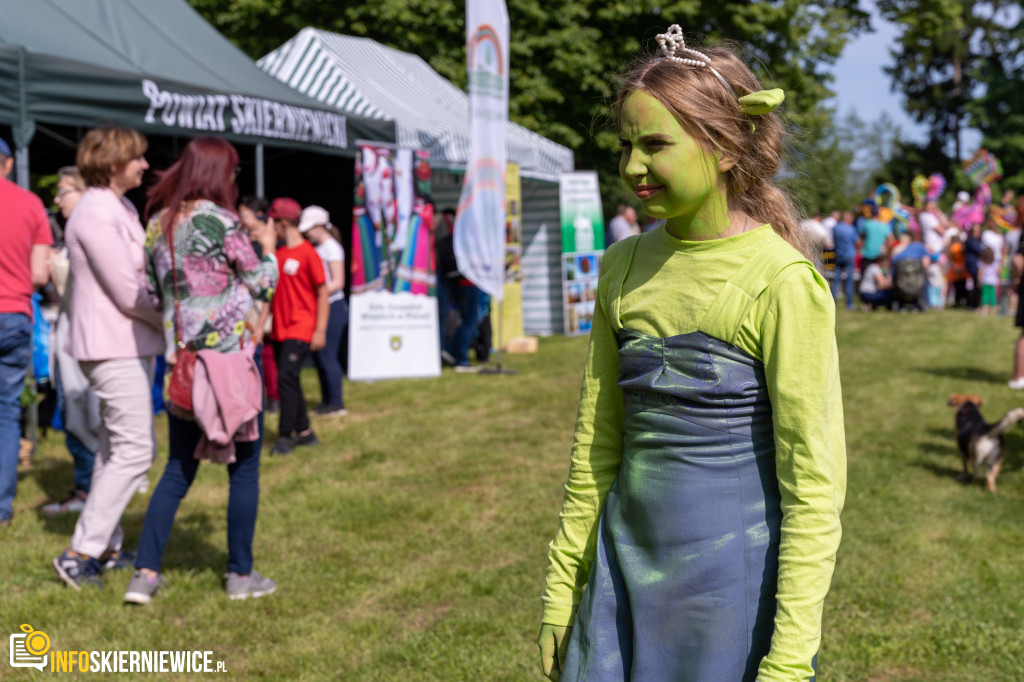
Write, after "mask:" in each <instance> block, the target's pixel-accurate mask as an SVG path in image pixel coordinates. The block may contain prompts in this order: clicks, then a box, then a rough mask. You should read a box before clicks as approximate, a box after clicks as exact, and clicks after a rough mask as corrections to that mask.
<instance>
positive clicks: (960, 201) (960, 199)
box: [950, 190, 971, 213]
mask: <svg viewBox="0 0 1024 682" xmlns="http://www.w3.org/2000/svg"><path fill="white" fill-rule="evenodd" d="M969 203H971V195H970V194H968V193H967V192H965V191H963V190H960V191H959V192H957V193H956V201H954V202H953V208H952V209H950V213H956V212H957V211H958V210H959V209H961V208H963V207H964V206H966V205H967V204H969Z"/></svg>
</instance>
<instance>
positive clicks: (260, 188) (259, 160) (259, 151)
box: [256, 142, 266, 198]
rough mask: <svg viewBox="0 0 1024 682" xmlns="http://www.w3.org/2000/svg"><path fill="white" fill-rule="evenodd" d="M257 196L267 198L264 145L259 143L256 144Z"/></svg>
mask: <svg viewBox="0 0 1024 682" xmlns="http://www.w3.org/2000/svg"><path fill="white" fill-rule="evenodd" d="M256 196H258V197H260V198H263V197H265V196H266V191H265V188H264V178H263V143H262V142H258V143H257V144H256Z"/></svg>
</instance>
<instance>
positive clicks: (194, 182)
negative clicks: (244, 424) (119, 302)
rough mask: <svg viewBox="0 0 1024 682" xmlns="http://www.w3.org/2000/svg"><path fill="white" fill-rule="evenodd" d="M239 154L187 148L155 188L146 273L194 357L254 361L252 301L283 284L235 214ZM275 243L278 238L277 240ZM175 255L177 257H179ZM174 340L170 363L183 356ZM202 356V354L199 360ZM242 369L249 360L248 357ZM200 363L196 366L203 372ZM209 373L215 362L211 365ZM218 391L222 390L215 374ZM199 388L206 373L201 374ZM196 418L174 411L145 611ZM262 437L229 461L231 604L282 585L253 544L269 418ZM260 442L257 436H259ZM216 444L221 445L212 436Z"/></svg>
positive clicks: (134, 583)
mask: <svg viewBox="0 0 1024 682" xmlns="http://www.w3.org/2000/svg"><path fill="white" fill-rule="evenodd" d="M237 168H238V152H237V151H235V148H234V147H233V146H232V145H231V144H230V143H229V142H226V141H225V140H222V139H219V138H213V137H201V138H196V139H194V140H192V141H191V142H189V144H188V146H186V147H185V151H184V153H183V154H182V156H181V158H180V159H179V160H178V161H177V162H176V163H175V164H174V165H172V166H171V167H170V168H168V169H167V170H166V171H164V172H163V173H160V174H159V178H158V180H157V182H156V184H155V185H153V187H152V188H150V190H149V193H148V196H149V201H148V203H147V205H146V213H147V215H150V216H151V218H150V221H149V226H148V229H147V231H146V251H147V255H148V271H149V277H150V280H151V282H152V285H153V288H154V289H155V290H157V291H158V292H160V295H161V298H162V299H163V302H164V329H165V330H167V331H168V332H169V333H170V334H172V335H173V336H174V337H176V338H177V340H178V342H180V343H181V344H184V346H185V347H186V348H187V349H188V350H190V351H194V352H200V351H203V350H213V351H217V352H218V353H214V354H213V356H214V357H217V358H219V357H223V356H222V355H221V354H245V353H247V354H248V355H249V357H251V356H252V353H253V350H254V349H255V348H256V346H257V344H259V343H260V341H261V338H260V337H261V335H262V334H261V330H262V325H256V326H255V328H253V329H250V328H249V325H247V324H246V319H245V318H246V313H247V312H248V311H249V310H250V309H251V308H252V307H253V299H254V298H259V299H261V300H264V301H269V300H270V298H271V295H272V293H273V289H274V286H275V285H276V283H277V263H276V261H275V260H274V257H273V253H274V243H273V241H269V243H267V244H263V253H264V254H265V255H264V256H263V257H262V258H257V256H256V253H255V252H254V251H253V247H252V244H251V243H250V241H249V237H248V235H247V234H246V232H245V230H244V229H243V227H242V225H241V224H240V222H239V218H238V215H237V214H236V213H235V212H234V208H233V207H234V206H235V202H236V200H237V199H238V188H237V187H236V186H235V176H236V175H237ZM270 239H272V237H271V238H270ZM172 248H173V257H172V253H171V250H172ZM177 347H178V346H177V345H176V344H175V343H174V338H171V339H169V342H168V344H167V348H168V364H173V362H174V360H175V359H176V358H175V355H176V352H177ZM200 356H201V357H204V356H203V355H202V353H200ZM241 359H242V360H243V362H244V361H245V358H241ZM198 366H199V363H198V362H197V368H198ZM207 366H209V364H207ZM210 376H211V378H210V384H211V385H212V384H214V383H215V380H214V379H213V378H212V377H213V374H212V371H211V373H210ZM196 377H197V378H196V382H197V386H198V382H199V378H198V377H199V372H198V371H197V373H196ZM195 409H196V413H195V416H196V419H192V418H191V415H189V414H185V413H182V412H181V411H178V410H175V409H170V410H168V417H167V422H168V429H169V431H170V438H169V443H170V452H169V455H168V461H167V468H166V469H164V473H163V476H162V477H161V478H160V483H159V484H158V485H157V487H156V490H155V491H154V492H153V497H152V499H151V500H150V502H149V509H148V510H147V512H146V521H145V524H144V525H143V527H142V535H141V537H140V539H139V552H138V557H137V559H136V562H135V566H136V568H137V569H138V570H137V571H136V573H135V576H134V577H133V578H132V580H131V583H130V584H129V586H128V591H127V592H125V595H124V599H125V601H127V602H133V603H137V604H147V603H149V601H150V600H151V599H152V597H153V595H154V594H155V593H156V590H157V586H158V585H159V584H160V569H161V564H162V559H163V553H164V548H165V547H166V545H167V540H168V538H169V536H170V533H171V527H172V526H173V525H174V517H175V514H177V511H178V505H179V503H180V502H181V499H182V498H183V497H184V496H185V493H187V492H188V489H189V486H191V484H192V481H193V480H194V479H195V475H196V471H197V469H198V467H199V460H198V459H197V458H196V457H197V456H198V454H199V453H200V452H203V451H205V450H204V448H205V447H206V445H205V444H206V443H207V442H208V441H207V438H206V436H207V435H209V434H205V433H204V430H203V428H202V426H201V425H200V424H201V419H200V418H199V417H200V410H199V407H198V399H197V406H196V408H195ZM258 434H259V435H258V437H257V438H256V440H246V441H243V440H241V439H238V440H236V441H235V442H234V443H233V449H234V454H233V460H234V461H231V457H226V458H225V460H224V461H227V462H229V463H228V476H229V480H230V486H231V491H230V495H229V498H228V573H227V591H228V595H229V596H230V597H231V598H232V599H244V598H246V597H250V596H252V597H259V596H262V595H264V594H270V593H271V592H273V591H274V589H275V584H274V582H273V581H272V580H270V579H269V578H265V577H263V576H261V575H260V574H259V573H257V572H255V571H253V570H252V539H253V534H254V531H255V527H256V510H257V506H258V504H259V466H260V446H261V443H262V437H263V422H262V414H260V416H259V417H258ZM252 435H256V434H255V433H253V434H252ZM209 440H211V441H212V440H214V439H213V437H212V436H211V437H210V438H209Z"/></svg>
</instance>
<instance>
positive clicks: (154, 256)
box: [146, 199, 277, 361]
mask: <svg viewBox="0 0 1024 682" xmlns="http://www.w3.org/2000/svg"><path fill="white" fill-rule="evenodd" d="M162 217H163V212H161V213H159V214H157V215H156V216H154V217H153V218H151V219H150V221H149V225H148V226H147V228H146V256H147V259H146V260H147V266H146V268H147V273H148V275H149V281H150V285H151V286H152V287H153V290H154V291H156V292H157V293H158V295H159V296H160V299H161V300H162V301H163V307H164V313H163V319H164V333H165V337H166V339H167V357H168V360H171V361H173V358H174V353H175V350H176V343H175V337H174V332H175V327H176V325H177V319H176V313H175V309H174V294H173V289H174V277H173V275H172V273H171V252H170V250H169V249H168V243H167V236H166V234H165V233H164V229H163V225H162V223H161V218H162ZM174 247H175V251H174V258H175V265H177V270H178V302H179V304H180V306H181V324H182V326H183V329H181V330H178V331H179V333H180V336H181V338H182V340H184V341H185V342H186V343H187V344H188V346H189V348H191V349H193V350H199V349H201V348H214V349H216V350H218V351H220V352H222V353H230V352H237V351H238V350H240V349H243V348H244V349H245V350H247V351H248V352H249V353H252V351H253V346H252V334H251V331H250V330H249V329H247V328H246V324H245V320H246V313H248V312H249V310H250V309H251V308H252V306H253V300H254V299H259V300H261V301H270V300H271V299H272V298H273V294H274V287H275V286H277V261H276V260H275V259H274V256H273V254H266V255H264V256H263V257H262V258H258V257H257V256H256V252H255V251H253V248H252V244H251V243H250V242H249V237H248V235H247V234H246V233H245V230H244V229H243V228H242V226H241V224H240V223H239V222H238V218H237V217H236V216H235V215H234V214H233V213H231V212H230V211H227V210H225V209H223V208H221V207H220V206H217V205H216V204H214V203H213V202H212V201H207V200H205V199H201V200H197V201H190V202H188V203H187V204H186V205H185V206H184V207H183V209H182V212H181V213H179V216H178V221H177V225H176V226H175V228H174Z"/></svg>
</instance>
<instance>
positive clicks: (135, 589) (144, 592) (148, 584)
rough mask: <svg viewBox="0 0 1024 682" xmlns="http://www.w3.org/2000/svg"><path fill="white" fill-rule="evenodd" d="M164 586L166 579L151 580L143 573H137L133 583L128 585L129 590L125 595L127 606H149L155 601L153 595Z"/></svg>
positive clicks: (159, 577) (158, 577) (161, 577)
mask: <svg viewBox="0 0 1024 682" xmlns="http://www.w3.org/2000/svg"><path fill="white" fill-rule="evenodd" d="M163 584H164V577H163V576H162V575H161V576H157V577H156V578H150V577H149V576H147V575H146V574H145V573H143V572H142V571H135V575H133V576H132V581H131V582H130V583H128V589H127V590H126V591H125V593H124V601H125V603H126V604H148V603H149V602H151V601H153V595H154V594H156V591H157V590H158V589H159V588H160V586H161V585H163Z"/></svg>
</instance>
